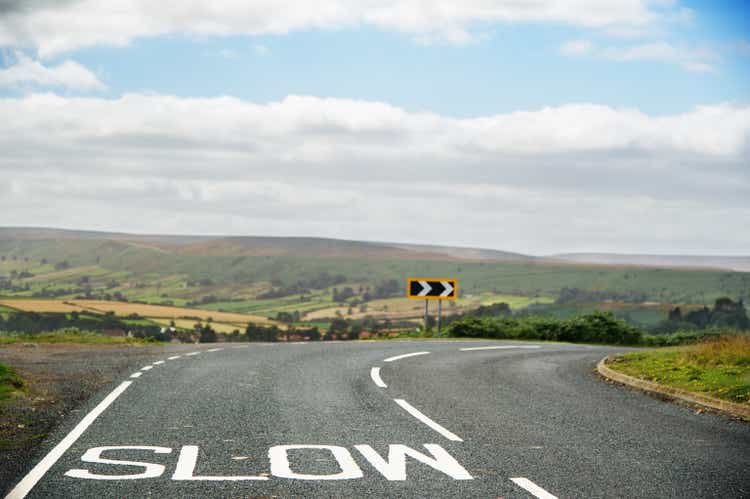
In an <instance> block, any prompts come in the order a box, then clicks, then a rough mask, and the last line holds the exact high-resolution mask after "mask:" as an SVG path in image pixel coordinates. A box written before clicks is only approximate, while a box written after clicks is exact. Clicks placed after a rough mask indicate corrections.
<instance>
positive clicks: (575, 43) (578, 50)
mask: <svg viewBox="0 0 750 499" xmlns="http://www.w3.org/2000/svg"><path fill="white" fill-rule="evenodd" d="M591 47H592V45H591V42H589V41H587V40H570V41H568V42H565V43H563V44H562V46H561V47H560V53H562V54H563V55H581V54H585V53H587V52H589V51H591Z"/></svg>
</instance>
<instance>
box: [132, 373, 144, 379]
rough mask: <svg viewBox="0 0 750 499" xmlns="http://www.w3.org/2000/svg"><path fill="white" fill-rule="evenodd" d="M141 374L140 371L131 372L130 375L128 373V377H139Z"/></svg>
mask: <svg viewBox="0 0 750 499" xmlns="http://www.w3.org/2000/svg"><path fill="white" fill-rule="evenodd" d="M141 374H143V373H141V372H138V373H133V374H131V375H130V377H131V378H140V377H141Z"/></svg>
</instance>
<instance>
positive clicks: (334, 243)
mask: <svg viewBox="0 0 750 499" xmlns="http://www.w3.org/2000/svg"><path fill="white" fill-rule="evenodd" d="M0 240H17V241H34V240H65V241H66V242H74V241H76V240H80V241H115V242H117V243H120V244H132V245H137V246H151V247H154V248H156V249H159V250H161V251H166V252H169V253H175V254H185V255H204V256H298V257H313V258H316V257H317V258H351V259H359V258H372V259H401V260H439V261H453V260H455V261H487V262H515V263H537V264H558V265H559V264H569V265H605V266H644V267H664V268H692V269H726V270H733V271H738V272H750V256H710V255H698V256H688V255H627V254H615V253H565V254H558V255H550V256H542V257H537V256H530V255H524V254H520V253H512V252H507V251H500V250H493V249H484V248H463V247H453V246H433V245H417V244H404V243H389V242H364V241H347V240H340V239H325V238H314V237H271V236H193V235H187V236H186V235H163V234H128V233H121V232H98V231H80V230H68V229H55V228H35V227H0Z"/></svg>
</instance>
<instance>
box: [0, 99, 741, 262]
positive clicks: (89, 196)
mask: <svg viewBox="0 0 750 499" xmlns="http://www.w3.org/2000/svg"><path fill="white" fill-rule="evenodd" d="M0 115H2V116H6V117H8V119H6V120H1V121H0V149H2V150H3V154H2V155H0V172H1V173H2V176H3V178H9V179H13V180H12V182H11V183H10V185H7V184H6V186H5V187H4V188H3V187H2V183H0V190H2V191H3V192H2V195H0V213H2V220H1V223H2V224H4V225H7V224H35V225H62V226H82V225H85V226H88V227H92V228H96V227H98V228H111V229H119V230H134V231H138V232H148V231H152V232H154V231H155V232H160V231H161V232H183V233H185V232H188V233H189V232H206V233H235V234H237V233H239V234H242V233H244V234H248V233H252V234H275V235H282V234H286V235H320V236H331V237H344V238H363V239H371V240H397V241H418V240H427V241H432V242H442V243H452V244H463V245H480V246H490V247H497V248H506V249H510V250H518V251H531V252H539V253H543V252H555V251H568V250H570V251H573V250H584V249H589V250H612V251H664V252H682V251H694V252H701V251H705V252H725V253H731V252H742V251H743V250H742V248H745V250H744V251H745V252H746V248H748V247H750V233H747V231H744V232H743V231H741V230H738V227H739V225H737V224H738V223H740V221H742V220H748V219H750V206H748V204H747V199H748V198H750V171H748V169H747V164H748V163H750V107H747V106H744V107H743V106H736V105H729V104H723V105H715V106H704V107H698V108H696V109H694V110H692V111H690V112H688V113H684V114H679V115H672V116H661V117H652V116H648V115H646V114H644V113H642V112H639V111H637V110H631V109H613V108H610V107H607V106H597V105H590V104H571V105H566V106H559V107H552V108H544V109H540V110H536V111H525V112H515V113H509V114H500V115H494V116H486V117H481V118H473V119H455V118H449V117H445V116H440V115H437V114H430V113H410V112H407V111H404V110H402V109H399V108H397V107H394V106H390V105H388V104H384V103H379V102H365V101H353V100H342V99H321V98H316V97H304V96H290V97H288V98H286V99H284V100H283V101H281V102H273V103H269V104H265V105H261V104H256V103H253V102H248V101H244V100H240V99H236V98H231V97H222V98H205V99H204V98H200V99H197V98H195V99H194V98H178V97H172V96H163V95H138V94H129V95H125V96H122V97H121V98H118V99H115V100H108V99H101V98H64V97H60V96H56V95H53V94H37V95H30V96H26V97H24V98H17V99H11V98H6V99H0ZM102 116H106V117H107V119H106V120H102V119H101V117H102ZM436 200H439V202H436ZM695 234H700V235H701V237H699V238H696V237H695ZM698 245H702V246H698ZM583 246H586V247H583Z"/></svg>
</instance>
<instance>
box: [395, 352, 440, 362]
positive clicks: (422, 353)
mask: <svg viewBox="0 0 750 499" xmlns="http://www.w3.org/2000/svg"><path fill="white" fill-rule="evenodd" d="M428 353H430V352H414V353H405V354H403V355H396V356H395V357H388V358H387V359H385V360H384V361H383V362H393V361H394V360H401V359H405V358H407V357H416V356H417V355H427V354H428Z"/></svg>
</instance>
